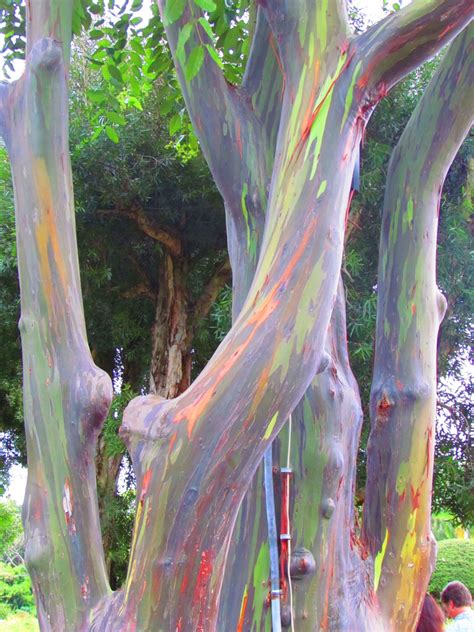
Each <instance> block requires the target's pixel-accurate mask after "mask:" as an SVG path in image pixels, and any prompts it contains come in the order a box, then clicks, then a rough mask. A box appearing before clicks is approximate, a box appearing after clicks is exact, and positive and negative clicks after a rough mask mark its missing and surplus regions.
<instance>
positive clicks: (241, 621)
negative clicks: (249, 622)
mask: <svg viewBox="0 0 474 632" xmlns="http://www.w3.org/2000/svg"><path fill="white" fill-rule="evenodd" d="M248 600H249V596H248V595H245V597H244V599H243V601H242V608H241V609H240V617H239V623H238V624H237V630H236V632H244V620H245V611H246V610H247V602H248Z"/></svg>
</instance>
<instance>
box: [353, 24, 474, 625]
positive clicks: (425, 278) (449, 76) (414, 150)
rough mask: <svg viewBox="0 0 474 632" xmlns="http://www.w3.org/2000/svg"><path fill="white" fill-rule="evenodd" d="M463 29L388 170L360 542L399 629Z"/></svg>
mask: <svg viewBox="0 0 474 632" xmlns="http://www.w3.org/2000/svg"><path fill="white" fill-rule="evenodd" d="M473 36H474V27H473V26H472V25H471V26H469V27H468V28H466V29H465V31H464V32H463V33H462V34H461V35H459V36H458V37H457V39H456V41H455V42H454V43H453V44H452V45H451V47H450V49H449V51H448V53H447V54H446V57H445V59H444V60H443V62H442V63H441V65H440V67H439V69H438V71H437V72H436V74H435V76H434V77H433V80H432V81H431V82H430V84H429V86H428V88H427V90H426V92H425V94H424V95H423V98H422V99H421V101H420V103H419V104H418V106H417V108H416V110H415V112H414V114H413V116H412V117H411V119H410V121H409V123H408V125H407V127H406V129H405V130H404V132H403V135H402V137H401V139H400V141H399V143H398V145H397V146H396V148H395V150H394V152H393V155H392V158H391V162H390V165H389V171H388V179H387V188H386V193H385V202H384V212H383V219H382V234H381V242H380V252H379V271H378V305H377V331H376V342H375V364H374V378H373V382H372V390H371V421H372V425H371V434H370V438H369V446H368V466H367V481H368V482H367V486H366V497H365V505H364V523H363V533H362V539H363V542H364V543H365V545H366V546H367V547H368V550H369V551H370V554H371V556H372V557H373V558H374V590H375V592H376V595H377V600H378V602H379V604H380V608H381V610H382V612H383V615H384V620H386V621H387V623H388V624H389V626H390V629H408V626H409V625H410V621H411V620H413V610H414V609H413V610H412V612H410V611H408V610H407V609H406V608H402V607H401V604H403V603H411V604H414V605H418V608H421V605H422V602H423V598H424V595H425V593H426V589H427V585H428V581H429V577H430V575H431V572H432V571H433V569H434V561H435V547H434V546H433V537H432V535H431V523H430V503H431V492H432V478H433V459H434V437H435V418H436V341H437V336H438V330H439V326H440V324H441V321H442V319H443V316H444V313H445V309H446V300H445V298H444V297H443V295H442V294H441V292H440V291H439V290H438V288H437V285H436V238H437V228H438V212H439V203H440V196H441V190H442V186H443V182H444V179H445V177H446V174H447V171H448V168H449V166H450V165H451V162H452V161H453V160H454V157H455V155H456V153H457V151H458V149H459V147H460V145H461V143H462V141H463V140H464V138H465V137H466V134H467V133H468V131H469V128H470V126H471V125H472V110H471V108H469V107H468V105H467V104H469V103H472V100H473V98H474V86H473V82H472V77H473V72H474V50H473V41H474V39H473ZM394 598H395V599H394Z"/></svg>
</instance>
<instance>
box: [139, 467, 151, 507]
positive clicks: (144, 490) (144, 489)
mask: <svg viewBox="0 0 474 632" xmlns="http://www.w3.org/2000/svg"><path fill="white" fill-rule="evenodd" d="M151 474H152V470H151V468H149V469H148V470H147V471H146V472H145V474H144V475H143V483H142V489H141V492H140V502H141V503H143V500H144V498H145V496H146V493H147V491H148V487H149V485H150V479H151Z"/></svg>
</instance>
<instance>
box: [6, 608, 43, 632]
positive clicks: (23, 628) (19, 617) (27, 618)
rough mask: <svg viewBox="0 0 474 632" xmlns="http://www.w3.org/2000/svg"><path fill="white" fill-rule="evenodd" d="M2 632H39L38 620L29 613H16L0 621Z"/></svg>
mask: <svg viewBox="0 0 474 632" xmlns="http://www.w3.org/2000/svg"><path fill="white" fill-rule="evenodd" d="M0 629H1V630H2V632H39V626H38V620H37V619H36V617H35V616H34V615H32V614H30V613H29V612H20V611H18V612H15V614H11V615H9V616H8V617H7V618H6V619H4V620H3V621H0Z"/></svg>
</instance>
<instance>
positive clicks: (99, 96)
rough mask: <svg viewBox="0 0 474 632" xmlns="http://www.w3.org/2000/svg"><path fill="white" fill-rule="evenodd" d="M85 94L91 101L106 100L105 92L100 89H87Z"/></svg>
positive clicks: (99, 101) (100, 101)
mask: <svg viewBox="0 0 474 632" xmlns="http://www.w3.org/2000/svg"><path fill="white" fill-rule="evenodd" d="M86 95H87V98H88V99H89V101H92V103H103V102H104V101H107V94H106V93H105V92H102V91H101V90H87V92H86Z"/></svg>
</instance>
